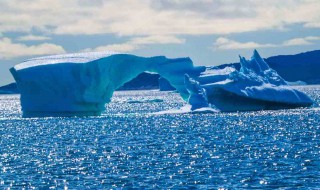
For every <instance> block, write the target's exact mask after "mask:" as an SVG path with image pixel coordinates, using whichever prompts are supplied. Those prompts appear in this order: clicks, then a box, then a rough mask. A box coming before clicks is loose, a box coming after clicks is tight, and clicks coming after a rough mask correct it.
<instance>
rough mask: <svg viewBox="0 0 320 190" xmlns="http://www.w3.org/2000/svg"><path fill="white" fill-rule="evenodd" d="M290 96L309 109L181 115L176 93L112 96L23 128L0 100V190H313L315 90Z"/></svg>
mask: <svg viewBox="0 0 320 190" xmlns="http://www.w3.org/2000/svg"><path fill="white" fill-rule="evenodd" d="M297 88H299V89H300V90H302V91H304V92H306V93H307V94H308V95H309V96H310V97H311V98H313V99H314V100H315V104H314V105H313V106H312V107H310V108H300V109H289V110H274V111H258V112H234V113H221V112H216V113H192V112H180V113H179V112H177V111H176V110H175V109H179V108H181V107H183V106H184V105H185V102H184V101H183V100H182V99H181V98H180V96H179V95H178V94H176V93H174V92H159V91H118V92H115V94H114V96H113V98H112V102H111V103H109V104H107V105H106V111H105V112H104V113H103V114H102V115H101V116H99V117H66V118H63V117H47V118H22V117H21V115H22V113H21V111H20V101H19V95H1V96H0V189H275V188H280V189H298V188H300V189H315V188H320V177H319V176H320V117H319V115H320V109H319V103H320V86H302V87H297ZM168 110H169V111H168ZM161 111H166V112H161ZM164 113H166V114H164Z"/></svg>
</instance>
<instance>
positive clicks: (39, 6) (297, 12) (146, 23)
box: [0, 0, 320, 37]
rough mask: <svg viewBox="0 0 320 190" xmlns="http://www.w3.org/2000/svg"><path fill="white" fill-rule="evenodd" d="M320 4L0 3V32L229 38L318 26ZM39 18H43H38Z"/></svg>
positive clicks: (174, 0)
mask: <svg viewBox="0 0 320 190" xmlns="http://www.w3.org/2000/svg"><path fill="white" fill-rule="evenodd" d="M319 11H320V1H319V0H282V1H279V0H268V1H260V0H259V1H257V0H243V1H238V0H227V1H224V0H159V1H153V0H139V1H132V0H117V1H102V0H94V1H92V3H91V1H90V3H87V2H86V1H84V0H68V1H65V0H55V1H50V6H48V0H33V1H28V0H10V1H0V12H1V17H0V23H1V29H0V32H2V33H4V32H31V31H33V30H40V31H44V32H47V33H51V34H57V35H65V34H71V35H78V34H79V35H83V34H86V35H93V34H116V35H125V36H132V37H134V36H141V35H144V36H154V35H161V36H163V35H201V34H231V33H241V32H248V31H257V30H266V29H282V28H286V27H287V26H288V25H292V24H302V25H304V26H305V27H320V17H319ZM39 15H41V16H39Z"/></svg>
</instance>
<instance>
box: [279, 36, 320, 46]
mask: <svg viewBox="0 0 320 190" xmlns="http://www.w3.org/2000/svg"><path fill="white" fill-rule="evenodd" d="M318 40H320V36H307V37H304V38H293V39H290V40H287V41H285V42H283V43H282V46H299V45H311V44H314V41H318Z"/></svg>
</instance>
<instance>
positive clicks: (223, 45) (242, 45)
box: [214, 37, 275, 50]
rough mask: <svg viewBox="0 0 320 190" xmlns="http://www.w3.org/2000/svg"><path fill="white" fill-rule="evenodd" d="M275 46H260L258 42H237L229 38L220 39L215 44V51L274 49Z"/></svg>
mask: <svg viewBox="0 0 320 190" xmlns="http://www.w3.org/2000/svg"><path fill="white" fill-rule="evenodd" d="M274 46H275V45H274V44H259V43H256V42H237V41H234V40H230V39H228V38H223V37H221V38H218V39H217V40H216V41H215V43H214V49H219V50H229V49H254V48H263V47H274Z"/></svg>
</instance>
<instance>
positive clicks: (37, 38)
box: [17, 35, 51, 41]
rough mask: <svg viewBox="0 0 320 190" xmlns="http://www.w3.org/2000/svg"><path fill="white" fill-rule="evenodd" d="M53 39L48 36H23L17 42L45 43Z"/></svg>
mask: <svg viewBox="0 0 320 190" xmlns="http://www.w3.org/2000/svg"><path fill="white" fill-rule="evenodd" d="M50 39H51V38H49V37H47V36H35V35H27V36H21V37H19V38H18V39H17V40H18V41H44V40H50Z"/></svg>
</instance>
